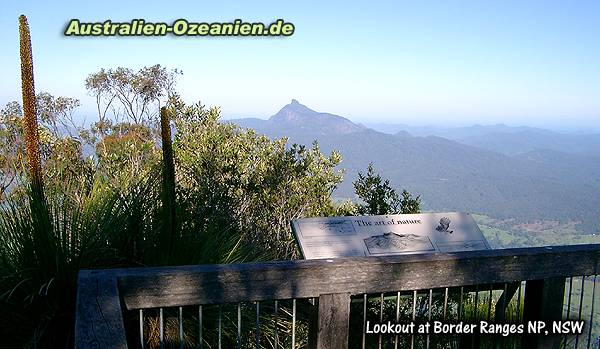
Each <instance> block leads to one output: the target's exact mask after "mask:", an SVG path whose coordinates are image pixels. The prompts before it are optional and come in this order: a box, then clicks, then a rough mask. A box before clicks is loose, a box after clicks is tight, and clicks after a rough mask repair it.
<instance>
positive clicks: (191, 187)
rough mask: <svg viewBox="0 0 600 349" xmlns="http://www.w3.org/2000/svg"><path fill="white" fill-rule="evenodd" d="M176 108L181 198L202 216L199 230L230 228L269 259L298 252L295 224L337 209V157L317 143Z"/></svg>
mask: <svg viewBox="0 0 600 349" xmlns="http://www.w3.org/2000/svg"><path fill="white" fill-rule="evenodd" d="M173 105H174V108H175V111H174V113H173V115H174V118H175V127H176V129H177V130H178V132H177V134H176V137H175V142H174V153H175V160H176V170H177V176H178V177H177V183H178V200H179V201H180V205H181V206H182V207H183V208H184V209H185V210H186V211H187V212H188V214H195V215H198V216H200V217H205V224H204V226H203V227H194V229H199V230H202V229H205V228H206V227H208V226H211V227H227V228H228V229H230V231H232V232H238V233H239V234H241V235H242V236H244V243H245V244H247V245H248V246H253V248H255V249H256V250H257V251H261V252H262V253H263V255H264V256H270V257H271V258H295V257H297V256H298V251H297V247H296V244H295V242H294V239H293V236H292V233H291V228H290V221H291V220H292V219H294V218H299V217H306V216H319V215H326V214H327V213H330V212H332V211H333V210H334V208H333V204H332V202H331V199H330V196H331V192H332V191H333V190H334V189H335V187H336V185H337V184H338V183H339V182H340V181H341V179H342V174H341V173H340V172H339V171H337V170H335V167H336V166H337V165H338V164H339V162H340V160H341V159H340V156H339V154H338V153H337V152H333V153H332V154H330V156H324V155H323V154H321V152H320V150H319V147H318V145H317V144H313V146H312V147H311V148H307V147H304V146H299V145H295V144H294V145H291V146H290V147H286V140H285V139H278V140H269V139H268V138H267V137H264V136H259V135H257V134H256V133H255V132H254V131H252V130H243V129H240V128H238V127H237V126H235V125H232V124H223V123H220V122H219V121H218V119H219V110H218V109H217V108H211V109H206V108H204V107H203V106H202V105H200V104H196V105H193V106H189V107H182V106H181V104H178V103H173ZM183 229H186V227H183Z"/></svg>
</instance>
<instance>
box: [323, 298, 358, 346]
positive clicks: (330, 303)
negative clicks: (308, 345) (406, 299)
mask: <svg viewBox="0 0 600 349" xmlns="http://www.w3.org/2000/svg"><path fill="white" fill-rule="evenodd" d="M349 323H350V294H349V293H337V294H324V295H321V296H320V297H319V330H318V332H317V349H347V348H348V331H349V326H350V324H349Z"/></svg>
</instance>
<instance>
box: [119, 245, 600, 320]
mask: <svg viewBox="0 0 600 349" xmlns="http://www.w3.org/2000/svg"><path fill="white" fill-rule="evenodd" d="M599 257H600V245H576V246H557V247H540V248H519V249H505V250H491V251H489V250H487V251H469V252H457V253H451V254H441V253H438V254H424V255H402V256H386V257H353V258H342V259H327V260H300V261H283V262H267V263H245V264H229V265H198V266H181V267H163V268H143V269H141V268H140V269H121V270H114V271H112V272H113V273H115V274H117V275H118V279H119V287H120V292H121V296H122V298H123V301H124V303H125V305H126V306H127V308H128V309H138V308H153V307H173V306H186V305H198V304H220V303H235V302H242V301H262V300H272V299H289V298H311V297H319V296H320V295H322V294H333V293H342V292H344V293H345V292H347V293H350V294H353V295H356V294H362V293H381V292H394V291H409V290H418V289H429V288H442V287H453V286H464V285H477V284H490V283H504V282H515V281H521V280H537V279H547V278H554V277H569V276H572V275H591V274H594V273H595V272H596V270H597V269H598V268H597V265H598V263H599V261H600V258H599Z"/></svg>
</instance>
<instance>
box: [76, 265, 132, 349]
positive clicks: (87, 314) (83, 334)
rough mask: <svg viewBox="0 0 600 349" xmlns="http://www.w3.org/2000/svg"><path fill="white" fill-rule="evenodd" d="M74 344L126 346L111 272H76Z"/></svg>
mask: <svg viewBox="0 0 600 349" xmlns="http://www.w3.org/2000/svg"><path fill="white" fill-rule="evenodd" d="M75 348H81V349H84V348H94V349H96V348H98V349H99V348H124V349H125V348H127V340H126V337H125V326H124V323H123V314H122V311H121V302H120V300H119V289H118V285H117V279H116V277H115V274H114V273H107V272H102V271H85V270H84V271H81V272H80V273H79V277H78V280H77V309H76V318H75Z"/></svg>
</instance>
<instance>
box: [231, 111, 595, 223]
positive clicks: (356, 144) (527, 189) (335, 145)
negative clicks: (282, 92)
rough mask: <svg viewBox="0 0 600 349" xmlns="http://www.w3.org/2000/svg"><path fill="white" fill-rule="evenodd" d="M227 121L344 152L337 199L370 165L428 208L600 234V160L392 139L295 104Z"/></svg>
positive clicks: (431, 139)
mask: <svg viewBox="0 0 600 349" xmlns="http://www.w3.org/2000/svg"><path fill="white" fill-rule="evenodd" d="M229 122H234V123H237V124H239V125H240V126H242V127H249V128H253V129H255V130H256V131H257V132H259V133H262V134H266V135H267V136H269V137H288V138H289V139H290V142H292V143H300V144H310V143H312V142H313V141H314V140H318V141H319V145H320V147H321V149H322V150H323V151H324V152H329V151H331V150H334V149H335V150H339V151H340V152H341V153H342V157H343V162H342V164H341V167H342V168H344V169H346V171H347V172H346V175H345V181H344V183H342V184H341V185H340V187H339V188H338V190H337V191H336V192H335V195H336V196H339V197H353V189H352V181H353V180H354V179H356V174H357V172H358V171H364V170H365V169H366V167H367V165H368V164H369V163H370V162H372V163H373V164H374V165H375V168H376V170H377V171H379V172H380V173H381V174H382V176H384V177H386V178H389V179H390V180H391V182H392V184H394V185H395V186H396V187H398V188H406V189H408V190H409V191H411V192H412V193H414V194H419V195H421V197H422V199H423V203H424V207H425V208H426V209H430V210H439V211H445V210H447V211H468V212H473V213H482V214H486V215H489V216H491V217H494V218H498V219H514V220H517V221H519V222H531V221H536V220H557V221H570V222H579V223H581V224H580V228H581V229H582V230H585V231H587V232H600V222H599V221H598V217H600V161H596V159H597V158H596V157H594V156H591V155H587V154H570V153H567V152H562V151H558V150H551V149H550V150H540V149H537V148H534V150H531V149H529V150H528V151H524V152H518V154H519V155H507V154H506V153H505V152H503V151H494V150H492V149H488V148H486V146H485V144H484V145H481V146H476V145H470V144H464V143H462V142H460V141H456V140H451V139H448V138H444V137H439V136H427V137H415V136H413V135H411V134H410V133H408V132H398V133H396V134H386V133H382V132H378V131H375V130H372V129H370V128H367V127H364V126H362V125H358V124H355V123H353V122H352V121H350V120H348V119H346V118H344V117H341V116H338V115H334V114H329V113H319V112H316V111H314V110H312V109H310V108H308V107H306V106H304V105H302V104H300V103H299V102H298V101H296V100H293V101H292V103H290V104H288V105H286V106H284V107H283V108H282V109H281V110H280V111H279V112H277V113H276V114H275V115H273V116H272V117H271V118H270V119H268V120H261V119H237V120H230V121H229ZM504 127H507V126H500V128H504ZM482 128H485V126H482V127H479V128H478V130H476V131H477V132H480V131H482ZM511 131H513V130H511ZM522 132H533V131H532V129H519V130H517V131H516V132H514V133H511V134H514V135H519V134H521V133H522ZM482 137H483V136H482ZM493 141H494V140H493V139H491V140H490V139H488V143H492V142H493Z"/></svg>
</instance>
